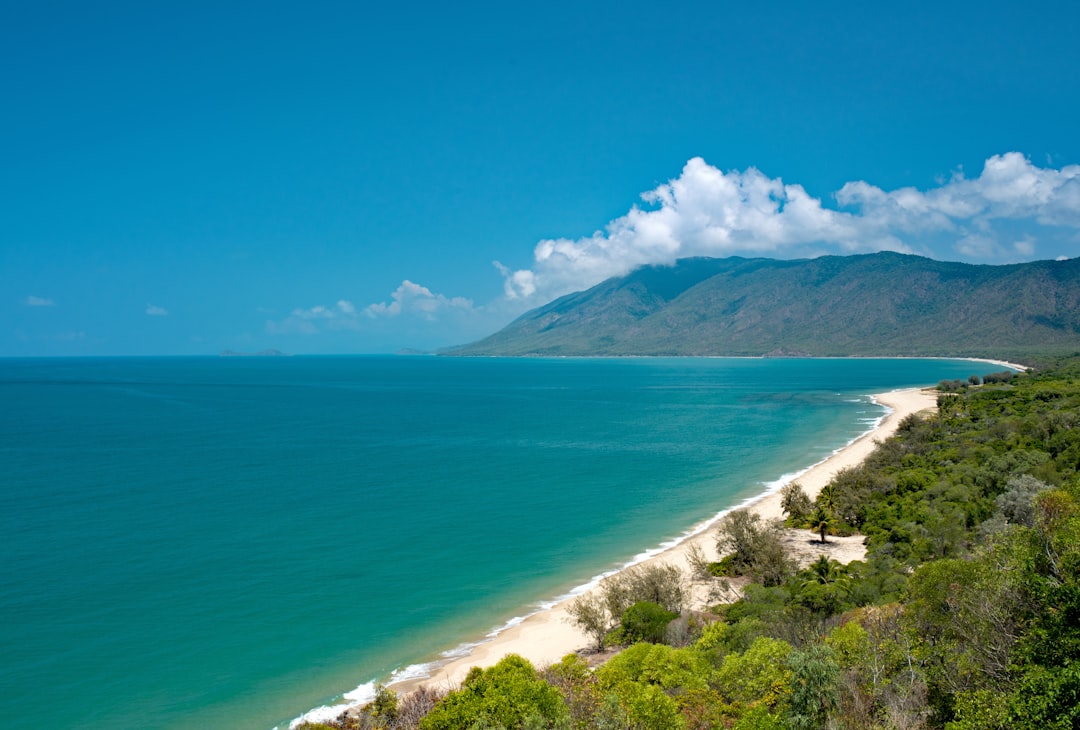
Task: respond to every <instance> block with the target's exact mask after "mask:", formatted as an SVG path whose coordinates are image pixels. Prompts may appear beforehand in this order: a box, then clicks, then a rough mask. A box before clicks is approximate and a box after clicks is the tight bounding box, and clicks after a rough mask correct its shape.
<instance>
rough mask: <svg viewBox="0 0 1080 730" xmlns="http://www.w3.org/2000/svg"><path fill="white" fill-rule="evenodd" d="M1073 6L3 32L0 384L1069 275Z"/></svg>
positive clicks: (318, 7)
mask: <svg viewBox="0 0 1080 730" xmlns="http://www.w3.org/2000/svg"><path fill="white" fill-rule="evenodd" d="M1078 37H1080V6H1078V5H1077V4H1075V3H1065V2H1032V3H1023V4H1022V3H1018V2H993V1H989V2H978V3H975V2H953V3H940V2H932V3H931V2H925V3H924V2H907V3H891V4H884V3H867V2H865V0H862V1H861V2H828V1H823V2H817V3H802V2H773V3H729V2H718V1H717V0H711V1H710V2H700V3H699V2H675V3H671V4H670V7H668V6H664V5H663V4H658V3H655V2H648V3H645V2H637V1H636V0H621V1H620V2H589V1H588V0H576V1H575V2H563V1H562V0H553V1H551V2H545V3H542V4H532V3H506V2H498V3H495V2H492V3H477V2H460V3H428V2H409V1H408V0H406V1H403V2H397V3H394V4H392V5H391V4H379V5H375V4H373V3H363V2H303V3H301V2H275V1H274V0H266V1H263V2H241V1H236V2H228V3H222V2H216V1H215V2H203V1H200V0H186V1H185V2H182V3H180V2H168V1H167V0H163V1H162V2H153V3H147V2H141V1H140V2H130V3H122V2H109V1H108V0H102V1H101V2H95V3H85V2H50V1H49V0H40V1H38V2H30V3H17V2H9V3H3V4H0V68H3V69H4V71H3V73H2V74H0V99H2V102H0V103H2V113H0V356H2V357H11V356H58V355H203V354H216V353H218V352H221V351H223V350H235V351H248V352H250V351H259V350H264V349H270V348H273V349H278V350H281V351H283V352H288V353H296V354H344V353H390V352H397V351H400V350H403V349H416V350H430V349H433V348H438V347H443V346H448V345H454V344H461V343H464V342H469V341H473V340H476V339H479V338H481V337H483V336H485V335H487V334H490V333H491V332H494V331H496V330H497V329H499V328H500V327H502V326H504V325H505V324H507V323H508V322H510V321H511V320H512V319H514V318H515V317H516V316H519V315H520V314H522V313H523V312H525V311H527V310H528V309H530V308H532V307H535V306H539V305H541V304H544V303H546V302H548V301H550V300H551V299H553V298H555V297H557V296H560V295H563V294H566V293H569V292H571V291H576V290H580V289H584V288H587V287H589V286H592V285H594V284H596V283H599V282H600V281H602V280H603V279H605V278H607V277H610V276H618V275H621V274H625V273H627V272H628V271H630V270H632V269H633V268H634V267H637V266H640V265H644V264H661V265H668V264H671V263H673V262H674V261H675V260H676V259H678V258H681V257H685V256H730V255H739V256H765V257H772V258H787V259H790V258H804V257H812V256H820V255H829V254H838V255H846V254H855V253H869V252H873V251H879V250H895V251H902V252H907V253H912V254H918V255H923V256H929V257H932V258H936V259H940V260H949V261H965V262H970V263H977V264H995V265H997V264H1009V263H1017V262H1022V261H1030V260H1038V259H1055V258H1063V257H1064V258H1071V257H1075V256H1078V255H1080V134H1078V133H1077V130H1078V129H1080V127H1078V126H1077V119H1080V43H1077V42H1076V39H1077V38H1078Z"/></svg>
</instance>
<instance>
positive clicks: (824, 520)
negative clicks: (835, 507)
mask: <svg viewBox="0 0 1080 730" xmlns="http://www.w3.org/2000/svg"><path fill="white" fill-rule="evenodd" d="M832 524H833V516H832V512H830V511H829V510H828V509H826V508H825V507H822V506H820V505H819V506H818V508H817V509H815V510H814V514H812V515H810V529H811V530H813V531H814V532H817V533H818V534H820V535H821V542H823V543H825V542H828V540H826V539H825V532H826V531H827V530H828V529H829V528H830V527H832Z"/></svg>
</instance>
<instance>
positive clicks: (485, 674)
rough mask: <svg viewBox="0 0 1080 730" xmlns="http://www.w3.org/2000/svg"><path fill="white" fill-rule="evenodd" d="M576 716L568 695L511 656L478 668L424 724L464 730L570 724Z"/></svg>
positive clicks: (428, 729)
mask: <svg viewBox="0 0 1080 730" xmlns="http://www.w3.org/2000/svg"><path fill="white" fill-rule="evenodd" d="M569 721H570V712H569V710H568V709H567V707H566V702H564V701H563V698H562V695H561V694H560V693H559V690H557V689H556V688H555V687H552V686H551V685H550V684H548V683H547V682H545V681H544V680H543V679H542V678H541V677H540V676H539V675H538V674H537V673H536V670H535V669H534V668H533V665H532V664H530V663H529V662H528V660H526V659H523V658H522V657H520V656H517V655H516V654H509V655H507V656H506V657H504V658H503V659H502V660H501V661H499V663H498V664H496V665H495V666H493V667H491V668H489V669H479V668H476V667H473V669H472V670H471V671H470V672H469V675H468V677H466V679H465V684H464V685H463V686H462V688H461V689H459V690H457V691H455V692H451V693H450V694H448V695H447V696H446V697H444V698H443V699H442V701H440V702H439V703H438V704H437V705H435V707H434V708H433V709H432V710H431V712H430V713H428V715H427V717H425V718H424V719H423V720H421V721H420V729H421V730H459V728H468V727H472V726H474V725H480V726H481V727H492V726H494V727H503V728H507V730H511V729H513V728H522V727H525V726H526V725H529V726H536V725H537V724H539V725H540V726H542V727H552V726H566V725H567V724H568V723H569Z"/></svg>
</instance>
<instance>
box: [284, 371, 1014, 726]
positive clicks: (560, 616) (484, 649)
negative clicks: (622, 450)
mask: <svg viewBox="0 0 1080 730" xmlns="http://www.w3.org/2000/svg"><path fill="white" fill-rule="evenodd" d="M984 362H993V364H997V365H1006V366H1009V367H1015V366H1014V365H1012V364H1011V363H1005V362H1003V361H989V360H987V361H984ZM870 398H871V401H872V402H873V403H875V404H877V405H880V406H883V407H884V408H886V409H887V411H886V413H885V414H883V415H882V416H880V417H879V418H878V419H876V421H875V423H874V425H873V426H872V427H871V428H869V429H867V430H866V431H865V432H864V433H862V434H861V435H859V436H857V437H856V438H855V439H853V440H852V441H850V442H848V443H847V444H845V445H844V446H842V447H840V448H838V449H837V450H836V451H834V452H833V453H831V454H830V455H829V456H827V457H826V458H824V459H822V460H821V461H819V462H817V463H815V464H811V465H810V466H808V467H806V468H805V469H802V470H801V471H798V472H795V473H793V474H785V475H782V476H781V477H779V478H778V479H777V480H776V481H775V482H773V483H771V484H770V485H769V486H768V488H767V489H766V491H764V492H762V493H760V494H757V495H755V496H753V497H751V498H749V499H747V500H745V501H744V502H742V503H740V504H737V505H733V506H732V507H730V508H728V509H725V510H723V511H721V512H720V513H718V514H716V515H714V516H712V517H710V518H708V519H706V520H703V521H702V522H700V523H698V524H696V525H694V526H693V527H691V528H690V529H689V530H687V531H686V532H684V533H683V534H682V535H680V536H679V537H677V538H673V539H671V540H668V541H665V542H664V543H661V544H660V545H658V546H656V547H654V548H651V549H648V550H645V551H643V552H641V553H639V554H638V555H636V556H634V557H633V558H632V559H631V560H630V561H628V562H627V563H625V564H623V565H622V566H620V567H619V568H617V569H615V570H611V571H608V572H606V573H603V574H601V575H598V576H595V577H594V578H592V579H591V580H589V581H588V582H586V583H584V584H582V585H580V586H578V587H576V588H575V589H573V590H571V591H570V592H569V593H567V594H564V595H561V596H558V597H557V598H555V599H552V600H550V601H546V602H543V603H540V604H539V607H538V608H537V610H535V611H533V612H531V613H528V614H526V615H524V616H517V617H514V618H512V619H510V620H509V621H507V622H506V623H505V624H503V625H501V626H498V627H496V628H494V629H493V630H492V631H491V632H490V633H488V634H487V635H486V636H485V637H483V638H480V639H478V640H476V641H474V642H469V643H463V644H459V645H458V646H457V647H455V648H453V649H450V650H448V651H444V652H442V654H441V655H440V656H441V657H442V658H441V659H436V660H433V661H431V662H428V663H426V664H421V665H411V666H408V667H403V668H402V669H399V670H397V671H396V672H394V673H393V674H392V675H391V676H390V677H389V678H388V679H387V680H386V682H385V685H386V686H387V687H389V688H390V689H393V690H394V691H395V692H397V693H399V694H406V693H408V692H411V691H413V690H416V689H418V688H419V687H421V686H425V685H427V686H431V687H433V688H437V689H442V690H449V689H456V688H457V687H458V686H460V684H461V682H462V681H463V680H464V679H465V676H466V675H467V674H468V672H469V669H471V668H472V667H474V666H479V667H482V668H486V667H490V666H492V665H494V664H495V663H497V662H498V661H499V660H500V659H502V658H503V657H504V656H506V655H507V654H519V655H520V656H522V657H524V658H526V659H528V660H529V661H530V662H532V663H533V664H534V665H537V666H543V665H547V664H552V663H555V662H558V661H559V660H561V659H562V657H564V656H565V655H567V654H570V653H575V652H580V651H583V650H586V649H588V648H589V647H590V646H591V640H590V639H589V638H588V637H587V636H586V635H585V634H584V633H582V632H581V631H580V630H579V629H577V628H576V627H574V626H573V625H571V623H570V621H569V613H568V610H567V608H568V605H569V603H570V602H571V601H572V600H574V598H576V597H577V596H579V595H582V594H584V593H588V592H589V591H592V590H595V589H596V587H597V585H598V584H599V583H600V581H601V580H603V578H605V577H607V576H609V575H613V574H615V573H618V572H619V571H622V570H626V569H627V568H629V567H631V566H634V565H644V564H650V563H659V562H664V563H670V564H674V565H677V566H678V567H679V568H681V569H686V567H687V561H686V558H687V555H688V554H689V551H690V550H691V547H692V546H694V545H696V546H697V547H698V548H700V549H701V550H702V551H703V552H704V553H705V555H706V556H709V559H711V560H715V559H718V557H719V556H718V555H716V551H715V548H714V545H713V542H714V538H713V536H712V534H711V533H712V529H711V528H713V527H714V526H715V525H716V524H717V523H718V522H719V520H720V519H722V518H723V516H724V515H726V514H728V513H729V512H731V511H734V510H737V509H749V510H752V511H754V512H756V513H757V514H759V515H761V517H762V518H764V519H774V518H775V519H783V509H782V508H781V505H780V499H781V497H780V490H781V489H782V488H783V487H784V486H785V485H786V484H789V483H791V482H798V483H799V484H800V485H801V486H802V487H803V490H804V491H805V492H806V493H807V495H808V496H810V498H811V499H813V498H814V497H815V496H816V495H817V493H818V492H819V491H820V490H821V488H822V487H824V486H825V485H826V484H827V483H828V482H829V481H830V480H831V479H832V477H833V476H834V475H835V474H836V473H837V472H838V471H840V470H841V469H845V468H850V467H853V466H857V465H858V464H860V463H862V461H863V460H865V459H866V457H867V456H869V455H870V453H871V452H872V451H873V450H874V448H875V447H876V446H877V443H878V442H880V441H882V440H884V439H886V438H888V437H889V436H891V435H892V434H893V433H895V432H896V430H897V427H898V426H899V424H900V422H901V421H902V420H903V419H904V418H906V417H907V416H908V415H911V414H913V413H919V412H923V411H927V410H933V409H935V408H936V407H937V399H936V393H935V392H934V391H932V390H930V389H927V388H908V389H902V390H893V391H889V392H886V393H878V394H875V395H872V396H870ZM693 587H694V588H695V589H696V588H702V587H703V586H700V585H695V586H693ZM706 596H707V591H706V590H693V591H692V598H691V601H690V607H691V608H693V609H700V608H703V607H704V604H705V601H706ZM375 684H376V683H375V682H368V683H366V684H363V685H360V686H359V687H357V688H356V689H354V690H352V691H351V692H347V693H345V695H344V699H345V702H342V703H340V704H336V705H333V706H323V707H318V708H315V709H313V710H310V711H309V712H307V713H304V714H303V715H301V716H300V717H298V718H296V719H294V720H293V721H292V722H291V723H290V727H291V726H293V725H296V724H298V723H299V722H302V721H312V722H317V721H325V720H329V719H334V718H337V717H339V716H340V715H341V714H342V713H344V712H346V711H347V710H349V709H353V708H356V707H359V706H362V705H364V704H367V703H368V702H370V701H371V700H372V699H373V698H374V691H375Z"/></svg>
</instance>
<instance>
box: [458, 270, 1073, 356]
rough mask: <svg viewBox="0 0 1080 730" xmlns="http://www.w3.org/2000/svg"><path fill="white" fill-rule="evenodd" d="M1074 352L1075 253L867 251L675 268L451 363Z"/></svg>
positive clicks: (511, 330) (595, 296)
mask: <svg viewBox="0 0 1080 730" xmlns="http://www.w3.org/2000/svg"><path fill="white" fill-rule="evenodd" d="M1077 352H1080V258H1078V259H1069V260H1067V261H1035V262H1031V263H1025V264H1015V265H1011V266H974V265H971V264H961V263H950V262H943V261H934V260H931V259H927V258H922V257H919V256H906V255H901V254H895V253H876V254H868V255H862V256H822V257H821V258H816V259H808V260H798V261H780V260H774V259H744V258H737V257H733V258H726V259H683V260H681V261H678V262H677V263H676V264H675V265H674V266H647V267H644V268H641V269H638V270H637V271H634V272H632V273H630V274H628V275H627V276H624V277H620V278H615V279H609V280H607V281H605V282H602V283H601V284H598V285H597V286H595V287H593V288H592V289H589V290H588V291H584V292H578V293H576V294H570V295H567V296H565V297H562V298H560V299H557V300H555V301H554V302H551V303H550V304H547V305H546V306H543V307H540V308H538V309H535V310H533V311H531V312H527V313H526V314H524V315H522V316H521V317H520V318H518V319H517V320H516V321H515V322H513V323H511V324H510V325H509V326H507V327H506V328H504V329H503V330H501V331H500V332H497V333H495V334H493V335H491V336H490V337H488V338H486V339H484V340H481V341H480V342H476V343H473V344H471V345H464V346H461V347H457V348H452V349H450V350H447V351H446V353H445V354H453V355H560V356H562V355H586V356H592V355H745V356H759V355H770V354H771V355H805V356H850V355H859V356H872V355H940V356H950V357H957V356H969V357H999V358H1013V359H1015V360H1018V361H1021V362H1029V361H1031V360H1032V359H1033V358H1037V357H1038V356H1041V355H1043V354H1047V353H1056V354H1059V355H1061V354H1073V353H1077Z"/></svg>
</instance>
